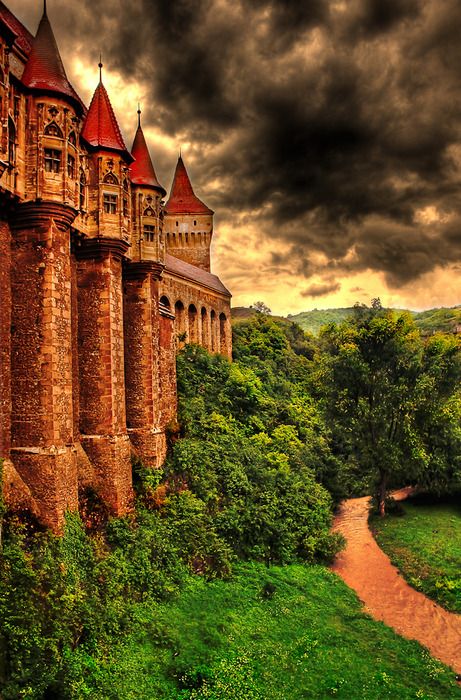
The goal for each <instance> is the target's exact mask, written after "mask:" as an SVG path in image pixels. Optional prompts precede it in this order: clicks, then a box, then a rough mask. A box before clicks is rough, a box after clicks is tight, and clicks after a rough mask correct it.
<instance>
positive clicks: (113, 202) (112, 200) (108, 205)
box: [103, 192, 117, 214]
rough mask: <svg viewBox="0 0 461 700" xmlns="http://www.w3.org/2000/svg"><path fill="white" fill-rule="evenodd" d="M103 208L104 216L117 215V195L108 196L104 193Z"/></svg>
mask: <svg viewBox="0 0 461 700" xmlns="http://www.w3.org/2000/svg"><path fill="white" fill-rule="evenodd" d="M103 206H104V212H105V213H106V214H116V213H117V195H116V194H108V193H107V192H104V194H103Z"/></svg>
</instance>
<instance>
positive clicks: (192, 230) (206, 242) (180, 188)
mask: <svg viewBox="0 0 461 700" xmlns="http://www.w3.org/2000/svg"><path fill="white" fill-rule="evenodd" d="M163 227H164V231H165V237H166V247H167V252H168V253H170V254H171V255H174V256H175V257H176V258H179V259H180V260H184V261H185V262H188V263H190V264H191V265H196V266H197V267H201V268H202V269H203V270H206V271H207V272H209V271H210V245H211V237H212V235H213V211H212V210H211V209H210V208H209V207H207V205H206V204H204V203H203V202H202V201H201V200H200V199H199V198H198V197H197V196H196V194H195V193H194V190H193V189H192V185H191V182H190V179H189V175H188V174H187V170H186V167H185V165H184V162H183V160H182V157H181V155H180V156H179V158H178V164H177V165H176V170H175V174H174V178H173V184H172V186H171V193H170V198H169V200H168V202H167V203H166V205H165V218H164V224H163Z"/></svg>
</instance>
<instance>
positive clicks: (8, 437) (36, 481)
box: [0, 8, 231, 532]
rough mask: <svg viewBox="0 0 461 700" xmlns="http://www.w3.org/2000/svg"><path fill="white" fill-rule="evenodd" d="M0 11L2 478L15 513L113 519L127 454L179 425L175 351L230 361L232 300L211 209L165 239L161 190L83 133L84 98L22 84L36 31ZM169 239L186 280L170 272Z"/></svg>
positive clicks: (126, 491)
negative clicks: (93, 512)
mask: <svg viewBox="0 0 461 700" xmlns="http://www.w3.org/2000/svg"><path fill="white" fill-rule="evenodd" d="M5 12H6V10H5V8H0V68H1V69H2V71H3V72H2V74H1V75H2V76H3V80H0V459H1V460H2V461H3V483H2V488H3V494H4V496H5V499H6V501H7V503H8V504H9V506H10V508H11V509H13V510H16V511H24V510H25V511H28V512H30V513H31V514H32V515H33V516H34V517H36V518H37V519H38V520H39V521H41V522H42V523H44V524H46V525H48V526H49V527H51V528H52V529H53V530H54V531H55V532H60V531H61V529H62V526H63V523H64V517H65V512H66V511H67V510H71V511H75V510H77V508H78V507H79V502H80V503H83V502H84V501H85V499H87V498H88V497H91V498H100V499H101V500H102V501H103V502H104V504H105V507H106V509H107V511H108V512H109V513H112V514H115V515H123V514H124V513H127V512H128V511H129V510H130V509H131V508H132V504H133V489H132V473H131V460H132V457H133V455H136V456H138V457H140V458H141V459H142V460H143V461H144V463H145V464H146V465H148V466H151V467H159V466H160V465H161V464H162V463H163V461H164V459H165V456H166V450H167V433H168V431H169V430H174V429H175V428H174V426H175V423H176V406H177V396H176V353H177V351H178V349H180V348H181V347H182V345H183V344H184V342H186V341H187V342H194V343H198V344H201V345H203V346H204V347H206V348H208V349H209V350H211V351H212V352H217V353H219V352H220V353H223V354H224V355H227V356H228V357H230V356H231V339H230V338H231V336H230V322H229V320H230V295H229V293H228V292H227V290H225V288H224V287H222V285H221V283H219V280H217V278H215V277H214V275H211V274H210V273H209V264H210V259H209V247H210V242H211V233H212V225H213V224H212V216H211V215H207V216H206V217H202V218H200V217H197V218H196V219H194V220H192V219H191V217H189V219H190V220H189V223H188V220H187V217H182V218H181V226H179V219H178V227H176V219H175V220H174V225H173V229H174V231H173V233H172V237H171V239H169V238H168V236H166V234H165V232H164V230H163V222H164V218H166V217H164V204H163V201H162V195H163V194H164V192H165V191H164V190H163V188H161V186H157V185H155V183H154V186H152V183H150V184H149V182H147V183H146V184H140V183H139V182H137V183H136V184H135V183H134V181H133V182H132V181H131V179H130V165H131V163H132V162H133V157H131V156H130V154H129V153H128V152H127V151H126V149H125V148H124V147H122V146H123V141H122V142H121V146H120V148H119V147H117V148H110V147H107V148H106V147H105V146H100V145H98V144H97V145H94V144H91V143H90V142H88V141H85V139H84V138H83V137H82V129H83V126H84V123H85V119H87V118H88V115H86V113H85V111H84V108H83V106H82V105H80V104H79V103H78V99H76V98H74V97H73V96H71V97H70V99H69V98H68V97H69V95H68V94H67V95H66V94H61V93H60V94H54V89H53V88H52V87H51V88H50V90H46V91H45V93H44V94H38V91H37V90H35V89H26V88H25V87H24V86H21V76H22V72H23V70H24V65H25V64H26V63H27V60H28V59H27V55H28V54H27V50H26V49H27V45H28V44H30V42H31V41H32V39H31V37H30V36H29V35H28V33H27V32H26V30H24V35H23V37H22V42H20V43H17V42H16V38H15V35H14V32H12V31H11V29H10V28H8V22H6V23H5V16H6V18H8V17H7V15H5ZM42 22H43V19H42ZM28 50H30V46H29V49H28ZM53 50H55V49H53ZM10 74H11V75H10ZM13 76H14V77H13ZM10 77H11V80H10ZM107 108H109V107H107ZM110 109H112V108H111V107H110ZM113 119H114V120H115V117H113ZM109 122H110V123H112V122H111V120H109ZM120 138H121V137H120ZM147 157H148V158H149V156H148V154H147ZM199 219H200V220H199ZM188 226H189V229H188ZM176 228H178V230H179V229H180V230H181V236H180V237H178V238H175V236H176ZM169 243H171V247H170V248H169V247H168V246H169ZM176 244H178V245H177V247H178V256H179V257H181V256H182V258H181V259H182V260H184V261H186V263H192V265H189V273H188V274H189V277H188V278H183V277H181V275H178V274H175V273H174V272H172V271H168V270H167V269H165V265H166V263H165V258H166V253H170V255H171V254H172V253H173V254H174V251H175V245H176ZM172 259H174V258H172ZM198 268H201V269H200V270H199V269H198ZM204 275H205V276H204ZM218 283H219V284H218ZM210 284H211V287H210ZM213 284H214V285H218V286H217V287H216V288H215V289H213ZM219 285H220V286H219ZM181 309H182V310H181ZM194 309H195V311H194Z"/></svg>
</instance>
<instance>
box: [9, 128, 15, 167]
mask: <svg viewBox="0 0 461 700" xmlns="http://www.w3.org/2000/svg"><path fill="white" fill-rule="evenodd" d="M8 161H9V164H10V165H15V163H16V127H15V125H14V121H13V120H12V119H11V117H8Z"/></svg>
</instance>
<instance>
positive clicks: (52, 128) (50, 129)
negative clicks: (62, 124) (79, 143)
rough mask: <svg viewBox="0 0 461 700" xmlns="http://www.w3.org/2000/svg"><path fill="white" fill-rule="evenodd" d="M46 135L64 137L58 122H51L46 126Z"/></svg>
mask: <svg viewBox="0 0 461 700" xmlns="http://www.w3.org/2000/svg"><path fill="white" fill-rule="evenodd" d="M45 136H54V137H57V138H60V139H62V131H61V129H60V128H59V126H58V125H57V124H56V122H51V123H50V124H47V125H46V126H45Z"/></svg>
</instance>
